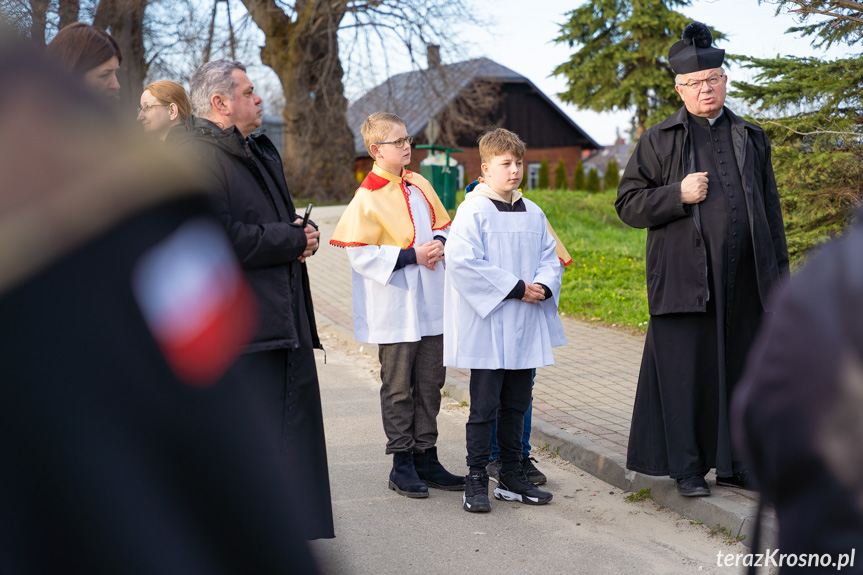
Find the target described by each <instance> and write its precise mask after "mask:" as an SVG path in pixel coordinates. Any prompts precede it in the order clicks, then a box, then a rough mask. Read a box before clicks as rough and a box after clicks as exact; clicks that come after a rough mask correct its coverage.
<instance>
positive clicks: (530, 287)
mask: <svg viewBox="0 0 863 575" xmlns="http://www.w3.org/2000/svg"><path fill="white" fill-rule="evenodd" d="M544 299H545V288H544V287H542V286H541V285H539V284H529V283H525V286H524V296H522V298H521V301H526V302H527V303H539V302H541V301H542V300H544Z"/></svg>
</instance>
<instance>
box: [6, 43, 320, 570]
mask: <svg viewBox="0 0 863 575" xmlns="http://www.w3.org/2000/svg"><path fill="white" fill-rule="evenodd" d="M30 50H31V49H30V48H29V47H21V46H19V45H16V44H14V43H12V42H11V41H7V40H5V39H4V38H3V35H2V32H0V85H3V86H13V85H14V86H15V90H3V91H2V92H0V123H2V125H3V127H4V129H3V130H0V174H3V177H2V179H0V365H2V366H3V368H2V369H3V373H2V377H0V394H2V397H3V400H2V401H0V573H15V574H19V575H20V574H30V573H33V574H35V573H72V574H77V573H86V574H88V575H93V574H105V575H109V574H110V575H114V574H117V573H123V574H126V575H138V574H140V575H145V574H146V575H149V574H152V573H166V574H168V573H182V574H202V575H203V574H207V575H209V574H215V573H220V574H221V573H225V574H226V573H237V574H244V573H273V574H276V573H279V574H284V573H315V572H316V571H317V570H316V567H315V565H314V562H313V560H312V557H311V555H310V553H309V550H308V549H307V547H306V544H305V542H304V541H303V540H302V538H301V537H300V536H299V532H298V528H297V526H296V525H295V521H294V518H295V517H296V516H295V514H294V511H293V507H292V503H291V501H290V500H289V499H288V497H287V494H286V493H285V490H284V483H285V482H286V481H290V477H289V476H286V474H284V472H283V470H282V468H281V465H280V461H279V453H278V446H277V445H276V444H275V442H273V441H272V440H270V439H269V438H270V437H272V435H273V432H272V431H271V430H268V429H267V428H266V424H265V421H266V418H265V417H263V415H262V413H263V408H262V406H261V401H260V398H259V397H257V396H256V395H255V394H254V393H253V392H252V391H251V390H249V389H248V387H247V386H245V385H242V382H241V381H239V380H238V378H237V377H236V375H235V374H233V373H232V372H231V371H230V366H231V362H232V361H233V359H234V358H235V357H236V356H237V355H238V353H239V351H240V348H241V346H242V345H243V344H244V343H245V342H246V341H248V339H249V338H250V337H251V334H252V333H253V330H254V323H255V306H254V301H253V298H252V295H251V292H250V290H249V288H248V286H247V284H246V282H245V280H244V279H243V275H242V272H241V270H240V267H239V264H238V262H237V261H236V259H235V257H234V255H233V253H232V250H231V246H230V243H229V241H228V239H227V237H226V236H225V233H224V230H223V228H222V226H221V222H220V221H219V220H218V218H217V216H216V214H215V213H214V212H213V210H212V208H211V207H210V201H209V199H208V198H207V196H206V194H205V193H204V192H202V191H201V190H200V188H199V187H198V186H197V185H195V183H194V182H195V176H194V174H187V173H185V172H184V170H183V169H182V166H181V165H179V164H180V162H178V161H176V160H173V159H172V158H170V157H168V155H167V154H165V153H164V150H159V149H155V150H154V149H151V147H152V144H151V145H150V147H142V146H141V145H140V138H135V137H132V136H130V135H127V134H123V133H120V132H118V131H117V130H116V128H115V127H114V126H113V125H110V124H111V122H110V121H109V120H108V119H107V118H106V117H105V116H104V114H103V113H102V110H101V108H100V107H99V106H98V103H97V102H96V101H94V100H93V97H92V95H91V94H89V93H87V92H86V91H84V90H82V89H81V88H80V86H79V85H77V84H76V83H75V82H74V81H72V80H70V79H67V78H66V77H65V76H64V74H62V73H60V72H59V71H58V70H57V69H56V68H54V67H52V66H50V65H49V64H48V63H46V61H45V60H44V59H43V58H42V57H40V56H37V55H36V54H34V53H32V52H31V51H30ZM106 134H110V136H109V137H106ZM132 142H137V143H136V144H134V145H133V144H132ZM154 166H158V167H159V169H153V167H154Z"/></svg>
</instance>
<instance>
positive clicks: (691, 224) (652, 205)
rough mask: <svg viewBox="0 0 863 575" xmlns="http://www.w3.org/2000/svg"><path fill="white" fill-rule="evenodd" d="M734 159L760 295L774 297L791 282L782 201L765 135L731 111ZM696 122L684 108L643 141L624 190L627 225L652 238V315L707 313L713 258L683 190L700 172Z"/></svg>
mask: <svg viewBox="0 0 863 575" xmlns="http://www.w3.org/2000/svg"><path fill="white" fill-rule="evenodd" d="M723 113H724V114H726V115H727V118H728V119H729V120H730V122H731V135H732V141H733V144H734V155H735V157H736V159H737V166H738V168H739V170H740V176H741V182H742V185H743V191H744V195H745V197H746V207H747V212H748V214H749V228H750V230H751V232H752V244H753V245H752V247H753V250H754V253H755V268H756V273H757V278H758V292H759V295H760V297H761V305H762V306H763V308H764V310H765V311H768V310H769V309H770V308H769V306H768V296H769V294H770V293H771V291H772V290H773V288H775V287H776V286H777V284H779V283H780V281H781V280H782V279H785V278H787V277H788V275H789V270H788V248H787V247H786V244H785V228H784V225H783V223H782V209H781V206H780V205H779V193H778V191H777V189H776V179H775V177H774V175H773V167H772V165H771V162H770V155H771V152H770V142H769V141H768V139H767V135H766V134H765V133H764V130H762V129H761V128H759V127H758V126H756V125H755V124H751V123H749V122H746V121H744V120H742V119H741V118H739V117H737V116H736V115H735V114H734V113H732V112H731V111H730V110H729V109H728V108H724V112H723ZM694 165H695V161H694V151H693V150H692V146H691V138H690V135H689V115H688V113H687V111H686V107H683V108H681V109H680V110H678V111H677V112H675V113H674V114H673V115H671V116H669V117H668V118H667V119H665V120H664V121H662V122H660V123H659V124H656V125H655V126H652V127H651V128H650V129H648V130H647V131H646V132H645V133H644V134H643V135H642V136H641V139H640V140H639V141H638V144H637V145H636V147H635V150H634V151H633V154H632V157H631V158H630V159H629V163H628V164H627V165H626V170H624V173H623V177H622V179H621V182H620V185H619V186H618V188H617V201H616V202H615V204H614V205H615V208H616V209H617V213H618V215H619V216H620V219H621V220H623V221H624V222H625V223H627V224H629V225H630V226H632V227H635V228H648V231H647V302H648V307H649V311H650V314H651V315H662V314H669V313H685V312H703V311H705V310H706V309H707V301H708V283H707V252H706V249H705V247H704V241H703V238H702V236H701V218H700V213H699V208H698V204H689V205H684V204H683V203H682V202H681V200H680V182H681V181H682V180H683V178H685V177H686V176H687V175H688V174H689V173H690V172H692V171H694V170H693V169H692V167H693V166H694Z"/></svg>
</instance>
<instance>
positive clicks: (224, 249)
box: [132, 218, 257, 387]
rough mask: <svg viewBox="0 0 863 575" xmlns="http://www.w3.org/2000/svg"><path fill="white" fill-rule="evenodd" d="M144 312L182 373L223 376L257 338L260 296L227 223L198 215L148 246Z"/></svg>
mask: <svg viewBox="0 0 863 575" xmlns="http://www.w3.org/2000/svg"><path fill="white" fill-rule="evenodd" d="M132 282H133V289H134V293H135V296H136V298H137V300H138V305H139V306H140V308H141V311H142V313H143V315H144V319H145V321H146V322H147V325H148V326H149V328H150V331H151V332H152V333H153V336H154V337H155V339H156V341H157V342H158V344H159V347H160V348H161V350H162V353H163V354H164V356H165V359H166V360H167V361H168V364H170V366H171V368H172V369H173V370H174V372H175V373H176V374H177V376H178V377H180V379H182V380H183V381H186V382H187V383H189V384H192V385H195V386H201V387H203V386H207V385H210V384H212V383H214V382H215V381H216V380H218V379H219V378H220V377H221V376H222V375H223V374H224V373H225V371H226V370H227V369H228V367H230V365H231V364H232V363H233V362H234V360H235V359H236V358H237V356H238V355H239V354H240V352H241V350H242V347H243V346H244V345H245V344H247V343H248V342H249V340H250V339H251V337H252V335H253V333H254V328H255V324H256V320H257V318H256V309H255V303H254V297H253V295H252V293H251V291H250V289H249V286H248V284H247V283H246V280H245V278H244V276H243V271H242V269H241V268H240V266H239V263H238V262H237V258H236V256H235V255H234V251H233V249H232V248H231V245H230V243H229V242H228V239H227V237H226V236H225V232H224V230H223V229H222V228H221V227H220V226H219V225H218V224H217V223H215V222H213V221H211V220H207V219H203V218H201V219H197V220H192V221H190V222H188V223H185V224H183V225H182V226H180V228H178V229H177V230H176V231H175V232H174V233H173V234H171V235H170V236H169V237H167V238H166V239H165V240H163V241H162V242H160V243H159V244H158V245H156V246H155V247H153V248H151V249H150V250H149V251H148V252H147V253H145V254H144V255H143V256H142V257H141V259H140V261H139V262H138V263H137V265H136V267H135V271H134V273H133V278H132Z"/></svg>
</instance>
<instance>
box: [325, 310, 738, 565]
mask: <svg viewBox="0 0 863 575" xmlns="http://www.w3.org/2000/svg"><path fill="white" fill-rule="evenodd" d="M321 324H322V325H321V326H320V327H321V333H322V336H323V341H324V345H325V347H326V348H327V364H326V365H324V364H323V361H322V359H323V358H322V356H321V355H319V358H318V359H319V361H318V368H319V374H320V380H321V387H322V398H323V409H324V422H325V427H326V434H327V446H328V457H329V464H330V476H331V482H332V490H333V505H334V513H335V527H336V538H335V539H333V540H326V541H317V542H314V543H313V549H314V551H315V553H316V554H317V556H318V557H319V560H320V562H321V565H322V566H323V567H324V569H325V570H326V572H328V573H338V574H342V573H345V574H358V575H359V574H366V573H368V574H374V575H386V574H399V575H410V574H414V573H422V574H429V575H434V574H438V573H440V574H445V573H446V574H449V573H472V574H478V575H481V574H494V575H508V574H513V575H514V574H518V575H523V574H526V573H542V574H547V575H554V574H568V575H570V574H579V573H585V574H591V575H600V574H604V573H614V574H619V573H656V574H664V573H668V574H685V573H723V574H729V575H730V574H732V573H738V572H740V571H739V570H737V569H733V568H727V567H722V568H719V567H717V566H716V564H717V563H716V558H717V553H718V552H722V553H723V554H725V553H743V552H745V548H744V546H743V545H742V544H740V543H736V542H732V543H731V544H729V540H728V539H727V538H725V537H720V536H716V535H711V534H710V532H709V530H708V529H707V528H706V527H704V526H701V525H693V524H691V522H690V521H689V520H687V519H684V518H682V517H681V516H680V515H678V514H677V513H674V512H672V511H669V510H667V509H664V508H661V507H659V506H658V505H656V504H655V503H653V502H652V501H642V502H638V503H628V502H626V501H625V499H624V497H625V495H626V494H625V493H623V492H622V491H621V490H619V489H617V488H614V487H612V486H610V485H608V484H607V483H604V482H602V481H600V480H598V479H597V478H595V477H593V476H591V475H590V474H587V473H585V472H584V471H581V470H579V469H578V468H576V467H574V466H573V465H572V464H570V463H567V462H565V461H563V460H562V459H560V458H555V459H552V458H551V457H549V456H548V455H546V454H543V453H539V454H538V458H539V459H540V462H539V466H540V468H541V469H542V470H543V471H544V472H545V473H546V474H547V475H548V477H549V483H548V485H547V486H546V487H547V488H548V489H549V490H550V491H552V492H553V493H554V496H555V497H554V500H553V501H552V502H551V503H550V504H548V505H546V506H543V507H530V506H526V505H523V504H519V503H510V502H498V501H494V500H493V501H492V506H493V509H492V512H491V513H489V514H483V515H475V514H470V513H467V512H465V511H463V510H462V509H461V493H458V492H445V491H438V490H431V496H430V497H429V498H428V499H422V500H411V499H407V498H405V497H401V496H399V495H396V494H395V493H394V492H393V491H390V490H389V489H388V488H387V474H388V472H389V469H390V466H391V459H390V457H388V456H386V455H385V454H384V444H385V437H384V432H383V427H382V424H381V419H380V403H379V395H378V391H379V385H380V384H379V379H378V367H379V366H378V365H377V362H376V361H375V360H374V359H373V358H371V357H369V356H368V355H365V354H363V353H360V352H358V351H357V349H356V346H355V345H353V342H352V340H350V338H349V336H346V334H345V333H344V332H343V331H342V330H340V329H339V328H338V327H337V326H334V325H333V324H332V323H331V322H330V321H329V320H328V319H327V318H326V317H322V318H321ZM445 401H447V399H446V398H445ZM466 421H467V410H466V409H465V408H464V407H459V406H458V404H457V403H455V402H454V401H452V400H449V406H448V407H447V408H445V409H443V410H442V413H441V415H440V416H439V425H440V440H439V444H438V445H439V452H440V456H441V459H442V460H443V462H444V464H445V465H446V466H448V467H449V468H450V469H451V470H452V471H454V472H464V470H465V467H464V457H465V445H464V424H465V422H466Z"/></svg>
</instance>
